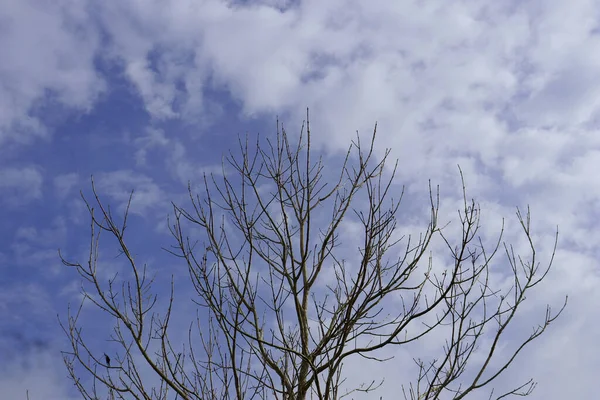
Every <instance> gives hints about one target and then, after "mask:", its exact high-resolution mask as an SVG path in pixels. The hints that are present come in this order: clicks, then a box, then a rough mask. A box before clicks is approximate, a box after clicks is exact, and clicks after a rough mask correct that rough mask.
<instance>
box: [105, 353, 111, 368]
mask: <svg viewBox="0 0 600 400" xmlns="http://www.w3.org/2000/svg"><path fill="white" fill-rule="evenodd" d="M104 361H105V362H106V365H107V366H109V367H110V357H109V356H108V355H107V354H106V353H104Z"/></svg>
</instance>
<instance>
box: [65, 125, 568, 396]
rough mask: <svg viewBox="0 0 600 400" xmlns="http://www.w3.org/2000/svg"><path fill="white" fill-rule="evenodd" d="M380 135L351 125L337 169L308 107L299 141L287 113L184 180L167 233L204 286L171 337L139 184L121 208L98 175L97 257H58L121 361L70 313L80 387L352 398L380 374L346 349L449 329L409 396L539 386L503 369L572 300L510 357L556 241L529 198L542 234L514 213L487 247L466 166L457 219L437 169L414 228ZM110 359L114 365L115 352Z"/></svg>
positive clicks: (358, 352) (523, 391)
mask: <svg viewBox="0 0 600 400" xmlns="http://www.w3.org/2000/svg"><path fill="white" fill-rule="evenodd" d="M305 128H306V129H305ZM375 137H376V129H375V131H374V132H373V135H372V136H371V137H370V140H369V141H368V142H367V143H366V144H364V143H363V142H361V140H360V137H357V139H356V141H354V142H352V144H351V145H350V147H349V149H348V151H347V153H346V156H345V159H344V160H343V162H342V165H341V168H340V169H339V170H338V174H337V176H336V177H335V179H331V173H332V172H331V171H332V169H331V168H330V167H329V166H327V167H326V166H325V165H324V163H323V161H322V159H320V158H315V157H314V155H313V151H312V147H311V132H310V125H309V123H308V118H307V123H306V126H305V127H304V126H303V129H302V131H301V134H300V137H299V138H298V140H297V142H292V140H291V139H290V137H289V136H288V135H287V134H286V132H285V130H283V129H279V125H278V130H277V135H276V138H275V139H274V140H267V141H266V142H260V141H258V140H257V142H256V144H255V145H254V146H251V145H250V143H249V141H248V139H246V141H241V140H240V142H239V145H240V152H239V153H238V154H237V155H234V154H233V153H230V156H229V158H228V159H227V163H226V164H224V166H223V174H222V176H213V175H209V176H207V175H204V177H203V182H204V187H203V189H204V190H203V194H202V196H200V195H196V194H195V193H194V192H193V190H192V188H191V185H190V187H189V195H190V206H189V207H187V208H186V207H182V206H180V205H173V215H172V217H171V219H170V220H169V226H170V229H171V233H172V235H173V238H174V239H175V244H174V246H172V247H170V248H168V251H169V252H170V253H171V254H173V255H174V256H176V257H177V258H178V259H179V260H181V261H182V262H183V263H184V264H185V265H186V266H187V269H188V272H189V279H190V280H191V283H192V284H193V288H194V290H195V297H194V298H193V301H194V303H195V304H196V305H197V309H198V312H197V315H196V316H195V317H194V318H193V319H192V321H191V323H190V325H189V326H188V332H187V336H188V339H187V343H185V344H182V343H177V342H173V341H172V332H173V329H180V328H173V327H172V326H171V325H170V321H171V316H172V313H173V310H174V304H175V301H176V299H175V289H174V283H173V281H172V282H171V289H170V293H169V294H168V295H167V297H165V296H160V295H159V294H153V292H152V288H153V279H152V278H150V277H149V276H148V275H147V270H146V266H145V265H144V266H141V265H138V264H137V263H136V262H135V260H134V258H133V256H132V253H131V251H130V249H129V247H128V245H127V244H126V236H125V230H126V226H127V216H128V212H129V206H130V204H131V201H132V198H131V197H130V199H129V202H128V204H127V207H126V211H125V214H124V218H123V220H122V222H121V223H119V222H118V221H117V219H116V218H115V217H113V215H112V214H111V212H110V208H108V207H107V206H105V204H104V203H103V201H102V200H101V198H100V196H99V194H98V193H97V191H96V188H95V186H94V184H93V181H92V189H93V193H94V203H95V204H94V206H92V204H91V203H90V202H89V201H88V200H86V199H85V198H84V201H85V202H86V204H87V206H88V210H89V213H90V216H91V244H90V253H89V259H88V260H87V262H86V263H77V262H69V261H66V260H65V259H64V258H62V256H61V258H62V259H63V262H64V263H65V265H67V266H70V267H73V268H75V269H76V270H77V272H78V273H79V274H80V275H81V277H82V278H83V280H84V290H85V292H84V294H85V296H84V301H85V302H91V303H93V304H94V305H95V306H96V307H97V309H98V310H100V311H101V312H104V313H107V314H108V315H110V316H111V317H112V318H113V319H114V321H115V326H114V332H113V335H112V337H111V339H112V341H113V342H114V343H116V344H117V345H118V346H119V348H118V349H116V352H115V353H114V354H116V356H115V361H114V362H113V366H112V367H111V369H110V374H109V373H108V371H105V370H102V369H100V370H99V369H97V365H98V364H99V362H98V360H97V358H96V357H95V355H94V354H95V352H94V351H93V350H92V347H91V346H90V344H89V343H90V342H89V340H90V338H84V336H83V334H82V330H81V328H80V327H79V319H78V318H79V315H80V313H81V312H82V308H81V306H80V307H79V310H78V311H77V312H76V313H69V316H68V319H67V321H66V323H64V324H63V329H64V331H65V333H66V334H67V337H68V338H69V339H70V342H71V349H70V350H69V351H68V352H65V353H64V359H65V363H66V365H67V368H68V370H69V373H70V375H71V377H72V379H73V381H74V382H75V385H76V386H77V388H78V389H79V391H80V392H81V394H82V395H83V397H84V398H86V399H97V398H100V396H104V395H106V396H107V397H108V398H121V399H130V398H136V399H138V398H139V399H171V398H172V399H204V400H206V399H255V398H258V399H267V398H268V399H285V400H292V399H294V400H296V399H298V400H304V399H309V398H316V399H340V398H342V397H345V396H348V395H349V394H352V393H357V392H374V391H376V390H377V389H378V388H379V387H380V386H381V384H382V383H383V382H382V381H375V382H366V383H360V382H348V381H346V380H345V376H344V365H345V363H347V362H350V361H351V360H355V361H356V362H361V361H360V360H365V359H368V360H379V361H381V362H386V360H387V358H381V356H380V355H381V354H382V353H381V351H380V350H382V349H389V348H393V347H396V346H405V345H408V344H410V343H411V342H414V341H418V340H420V339H422V338H423V337H424V336H426V335H429V334H431V333H432V332H434V331H439V332H443V334H444V335H446V337H445V339H446V345H445V346H444V348H443V350H442V351H441V353H440V354H438V355H437V357H436V358H435V359H432V360H422V359H416V360H415V362H416V365H417V367H418V376H416V377H415V379H416V380H415V381H414V382H412V383H410V382H406V384H407V385H406V386H403V387H404V388H405V389H404V397H405V398H410V399H413V400H415V399H419V400H422V399H440V398H443V399H463V398H465V397H467V396H468V395H469V394H471V393H473V392H475V391H481V390H484V389H485V388H489V390H490V391H489V393H490V399H491V398H495V399H501V398H505V397H509V396H527V395H529V394H530V393H532V391H533V389H534V387H535V382H534V381H533V379H525V381H524V382H518V383H516V384H515V385H514V387H513V388H511V389H509V390H505V391H504V392H497V391H498V389H497V388H494V386H493V384H494V381H495V380H496V378H498V377H499V376H500V375H501V374H502V373H503V372H504V371H506V369H507V368H509V367H510V366H511V365H512V364H513V362H514V360H515V359H516V357H517V356H518V355H519V353H520V352H521V351H522V350H523V348H524V347H525V346H527V345H529V344H530V343H531V342H532V341H533V340H535V339H536V338H538V337H539V336H540V335H541V334H542V333H543V332H544V331H545V330H546V328H547V327H548V326H549V325H550V324H551V323H552V322H554V320H555V319H556V317H557V316H558V315H559V314H560V313H561V312H562V310H563V309H564V305H563V307H562V308H560V310H559V311H558V312H557V313H555V314H553V313H552V312H551V310H550V307H548V308H547V310H546V312H545V316H544V318H543V320H542V321H541V323H540V324H539V325H538V326H537V327H536V328H535V329H534V330H533V332H532V333H531V334H529V335H528V336H526V337H525V338H524V339H523V340H522V342H521V343H520V344H519V345H518V346H517V347H516V348H515V349H514V351H513V353H512V354H511V355H510V357H508V358H503V359H502V360H500V359H499V358H498V354H497V353H498V348H499V346H500V344H501V343H502V341H503V338H504V336H505V332H506V328H507V327H508V326H509V324H510V323H511V322H512V321H513V320H514V317H515V315H516V314H517V310H518V309H519V307H520V306H521V305H522V304H523V302H524V301H525V300H526V294H527V293H529V290H530V289H531V288H532V287H534V286H535V285H537V284H538V283H540V282H541V281H542V280H543V279H544V277H545V276H546V274H547V273H548V271H549V269H550V267H551V265H552V261H553V258H554V252H553V253H552V255H551V256H552V257H551V259H550V262H549V263H548V265H546V266H545V267H541V266H540V263H539V259H538V258H539V257H538V254H537V253H536V251H535V246H534V242H533V238H532V234H531V222H530V211H529V209H527V213H525V214H522V213H521V211H518V212H517V220H518V223H519V224H520V226H521V228H522V233H523V237H524V239H525V240H526V243H528V245H529V250H530V251H529V253H528V254H524V255H523V254H522V255H519V254H516V253H515V250H514V249H513V247H512V246H511V245H509V244H506V243H504V242H503V233H504V225H503V226H502V228H501V229H500V231H499V232H498V238H497V241H496V242H495V243H494V244H493V245H492V246H491V247H488V246H484V241H483V240H482V239H481V238H480V237H479V234H478V231H479V229H480V225H479V224H480V215H481V210H480V208H479V205H478V204H477V203H476V202H475V201H474V200H469V198H468V196H467V193H466V189H465V185H464V179H463V188H462V189H463V204H462V207H461V209H460V210H459V213H458V223H459V224H460V225H459V227H460V228H461V229H460V230H461V232H459V234H458V236H453V235H450V234H449V233H447V229H446V227H445V226H440V224H439V215H438V210H439V202H440V199H439V190H438V189H437V188H435V189H434V188H432V187H431V184H430V186H429V189H430V196H429V203H428V204H426V205H425V207H426V208H427V210H428V212H429V216H430V218H429V223H428V224H427V225H426V226H425V228H424V231H423V232H422V233H420V234H418V235H414V236H406V237H403V236H400V234H399V233H398V227H399V221H398V215H399V210H400V204H401V202H400V201H401V199H402V194H403V192H397V191H396V188H395V186H394V185H393V182H394V179H395V174H396V166H392V167H391V168H390V167H389V166H388V167H386V164H387V162H388V157H389V154H390V152H389V150H387V151H386V152H385V154H384V155H383V157H382V158H380V159H378V160H376V156H375V155H374V146H375ZM396 165H397V164H396ZM461 177H462V172H461ZM132 196H133V193H132ZM348 223H351V224H350V225H347V224H348ZM349 227H352V229H353V231H352V232H353V233H351V235H353V239H359V240H360V246H359V249H358V250H357V251H355V252H352V251H351V250H348V247H341V245H342V242H343V240H344V238H346V239H347V238H348V232H346V230H347V229H349ZM101 232H107V233H109V234H110V235H111V236H112V238H113V239H114V240H115V241H116V244H117V246H118V248H119V250H120V252H122V254H124V255H125V257H126V259H127V263H128V267H129V268H130V271H131V278H121V277H117V276H115V277H114V278H112V279H110V280H108V281H106V280H105V279H104V278H101V275H100V274H99V270H101V269H102V264H101V262H100V261H99V258H98V240H99V234H100V233H101ZM188 232H201V233H202V235H203V236H201V237H190V236H188V235H189V233H188ZM434 238H438V239H441V240H443V241H444V242H445V244H446V248H447V253H446V256H447V257H448V258H450V259H451V260H452V262H451V264H450V265H449V266H448V267H447V268H445V269H443V271H441V270H442V268H440V267H439V266H435V265H434V263H433V261H432V260H433V259H432V257H431V253H430V252H431V243H432V241H433V240H434ZM556 240H558V233H557V236H556ZM555 249H556V241H555V247H554V250H555ZM502 253H504V255H505V256H506V261H505V265H506V266H508V267H509V268H508V269H507V270H508V272H509V273H510V274H511V275H512V282H513V283H512V285H510V287H494V286H493V282H492V279H491V276H490V266H491V265H492V260H493V259H496V258H498V257H497V256H499V257H502ZM497 262H499V261H497ZM440 271H441V272H440ZM117 278H118V279H117ZM119 279H120V280H119ZM159 300H161V301H162V300H164V304H165V306H166V311H164V312H163V313H162V314H159V313H158V312H157V311H156V310H155V305H156V303H157V302H158V301H159ZM178 300H179V301H185V299H184V298H180V299H178ZM565 305H566V300H565ZM86 312H88V311H87V310H86ZM476 353H477V354H478V357H477V358H478V359H477V361H474V359H473V356H474V354H476ZM105 364H106V366H109V367H110V359H109V357H108V356H107V355H106V354H105ZM84 376H86V377H90V378H91V379H87V380H84V379H83V377H84ZM398 379H408V377H398ZM156 382H158V383H156Z"/></svg>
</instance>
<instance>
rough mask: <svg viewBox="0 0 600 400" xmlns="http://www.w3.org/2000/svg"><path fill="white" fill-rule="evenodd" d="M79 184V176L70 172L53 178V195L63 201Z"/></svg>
mask: <svg viewBox="0 0 600 400" xmlns="http://www.w3.org/2000/svg"><path fill="white" fill-rule="evenodd" d="M78 183H79V174H77V173H74V172H71V173H67V174H62V175H58V176H55V177H54V193H55V194H56V196H57V197H58V198H59V199H62V200H64V199H65V198H67V197H69V196H70V195H71V194H72V191H73V189H76V187H75V186H76V185H77V184H78Z"/></svg>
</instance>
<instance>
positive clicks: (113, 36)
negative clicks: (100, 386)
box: [0, 0, 600, 400]
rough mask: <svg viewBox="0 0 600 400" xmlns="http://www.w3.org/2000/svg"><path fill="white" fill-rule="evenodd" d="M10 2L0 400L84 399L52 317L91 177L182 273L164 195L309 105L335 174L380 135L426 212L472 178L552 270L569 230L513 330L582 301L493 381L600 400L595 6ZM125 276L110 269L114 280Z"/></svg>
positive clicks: (513, 235) (452, 206) (472, 188)
mask: <svg viewBox="0 0 600 400" xmlns="http://www.w3.org/2000/svg"><path fill="white" fill-rule="evenodd" d="M0 2H1V7H0V206H1V207H0V221H1V223H0V321H1V322H0V359H1V360H2V365H0V371H1V372H0V393H1V394H2V395H1V396H0V397H2V398H6V399H24V398H25V391H26V390H29V393H30V396H31V399H36V400H40V399H71V398H72V399H75V398H77V396H75V395H74V394H73V392H72V383H71V382H70V381H69V380H68V379H67V377H66V376H67V371H66V369H65V368H64V367H63V365H62V359H61V356H60V351H61V350H66V349H67V343H66V341H65V337H64V334H63V333H62V331H61V329H60V326H59V325H58V321H57V315H59V316H61V317H62V318H64V317H65V316H66V313H67V305H68V304H69V302H75V301H76V300H77V296H78V290H79V280H78V276H77V274H76V273H75V272H74V271H73V270H72V269H69V268H67V267H65V266H63V265H62V264H61V262H60V259H59V258H58V253H57V249H58V248H61V250H62V251H63V252H64V253H65V254H67V255H68V256H69V257H73V258H75V259H79V260H84V259H85V255H86V246H87V245H88V244H89V237H88V236H87V234H88V232H89V231H88V229H89V221H88V218H87V214H86V210H85V206H84V205H83V203H82V202H81V199H80V197H79V191H80V190H83V191H84V193H87V194H89V193H90V176H91V175H93V176H94V179H95V183H96V186H97V188H98V190H99V192H100V193H101V195H102V196H103V198H104V199H106V201H107V202H109V203H110V204H113V205H114V206H115V207H117V208H118V207H122V205H123V202H124V201H125V200H126V198H127V195H128V193H129V191H130V190H132V189H135V193H136V194H135V198H134V204H133V206H132V214H133V215H134V217H132V218H133V219H132V222H131V224H132V228H131V229H132V230H133V232H136V233H135V234H133V235H132V237H131V245H132V246H133V247H134V248H135V249H136V250H135V251H136V252H137V253H136V254H140V257H142V258H143V259H144V260H146V261H148V263H149V264H150V265H154V266H157V265H161V268H165V270H166V271H167V273H169V271H175V272H173V273H178V272H177V271H180V270H178V269H177V268H181V266H179V267H178V266H176V264H177V260H173V259H172V258H168V257H166V255H165V254H164V252H163V251H162V250H161V249H160V247H161V246H164V245H165V243H169V237H168V235H166V234H165V221H166V217H167V214H168V213H169V212H170V204H171V203H170V202H171V201H176V202H179V201H181V202H183V201H185V191H186V187H187V183H188V181H191V182H196V183H199V180H200V177H201V176H202V173H204V172H211V171H217V172H218V171H219V168H220V165H221V161H222V155H223V154H226V153H227V152H228V151H229V150H230V149H232V148H233V146H235V145H236V143H237V138H238V135H245V134H248V135H250V136H251V137H254V135H257V134H258V133H260V134H261V135H265V136H268V135H273V134H274V133H275V127H276V118H277V117H279V119H280V120H281V121H283V122H284V124H285V126H286V129H287V130H288V131H289V132H298V131H299V129H300V126H301V124H302V121H303V119H304V117H305V113H306V108H307V107H308V108H309V109H310V114H311V129H312V132H313V135H314V136H313V138H314V143H315V148H316V149H317V151H318V152H320V154H322V155H323V157H324V160H325V162H327V160H333V159H338V158H339V155H340V154H342V153H341V152H343V151H345V150H346V149H347V146H348V145H349V144H350V141H351V140H352V139H354V138H355V136H356V131H359V132H361V133H364V134H366V135H368V134H370V133H371V132H372V130H373V127H374V125H375V123H376V122H377V124H378V128H377V132H378V142H377V143H378V145H377V146H378V147H377V151H376V154H377V156H378V157H380V156H381V155H383V154H384V150H385V148H386V147H389V148H390V149H391V154H390V157H391V158H393V159H398V174H397V179H398V183H399V184H403V185H405V186H406V188H407V196H408V200H407V202H408V207H409V208H410V209H413V208H418V206H419V205H420V204H422V203H420V202H421V201H422V199H423V197H422V196H424V195H426V194H427V188H428V186H427V185H428V180H429V179H431V181H432V183H433V184H434V185H437V184H439V185H440V188H441V189H440V190H441V195H442V212H443V216H444V218H446V219H448V220H451V219H456V204H458V203H457V200H459V197H458V196H460V189H461V188H460V181H459V175H458V169H457V165H460V166H461V168H462V170H463V172H464V174H465V179H466V182H467V186H468V190H469V194H470V195H471V196H474V197H476V199H477V200H478V201H479V202H480V204H481V207H482V210H483V212H484V215H485V218H484V222H485V225H484V227H483V228H482V230H483V232H484V234H486V235H493V234H494V233H495V232H497V231H498V229H499V226H500V225H501V221H502V218H505V220H506V225H507V237H506V240H507V241H509V242H511V243H515V244H516V245H517V247H518V246H519V245H522V244H523V242H522V240H523V237H522V236H519V235H518V229H517V228H518V226H517V225H516V223H517V220H516V218H515V216H514V213H515V210H516V207H517V206H518V207H521V208H525V207H527V205H529V206H530V207H531V210H532V224H533V232H534V239H535V240H536V243H538V244H539V248H538V249H539V252H540V255H541V257H542V258H543V259H544V260H546V261H547V260H548V258H549V254H550V251H551V249H552V243H553V239H554V234H555V230H556V226H558V228H559V232H560V239H559V246H558V250H557V254H556V258H555V260H554V267H553V269H552V271H551V273H550V275H548V277H547V279H546V280H545V281H544V283H543V284H542V285H541V286H539V287H537V288H536V291H534V292H532V294H531V295H530V296H529V298H528V302H527V306H525V314H524V315H526V316H527V317H526V320H522V321H521V322H519V324H518V325H517V326H518V327H519V329H522V330H523V331H522V332H525V333H527V332H529V330H530V329H531V327H532V326H535V325H536V324H537V322H539V318H541V317H543V313H544V311H545V305H546V304H550V305H552V306H553V307H557V308H559V307H560V305H561V304H562V302H563V301H564V296H565V295H566V294H568V295H569V304H568V307H567V309H566V310H565V312H564V314H563V315H562V316H561V318H560V319H559V320H557V322H556V323H555V324H554V325H552V326H551V327H550V328H549V330H548V331H547V333H546V334H544V336H542V338H540V339H539V340H537V341H535V342H534V343H533V344H532V345H531V347H530V348H528V349H527V351H526V352H525V353H524V354H523V355H522V356H521V357H520V358H519V359H518V361H517V363H516V364H515V365H514V366H513V367H512V368H511V369H510V370H509V371H507V373H506V374H505V375H504V376H503V378H502V379H501V381H500V383H499V385H504V384H507V383H510V382H514V381H515V380H516V379H522V378H529V377H533V378H535V379H536V380H537V381H538V382H539V385H538V387H537V388H536V390H535V392H534V394H533V395H532V396H531V397H530V398H533V399H550V400H558V399H565V398H573V399H592V398H597V397H598V395H597V388H596V381H597V376H598V372H599V371H600V347H599V346H597V338H598V337H600V321H599V320H598V318H596V316H597V315H598V311H597V310H598V307H599V305H600V291H598V290H597V287H598V286H599V284H600V266H599V263H598V261H597V260H598V258H599V256H600V245H599V244H598V243H600V230H599V229H598V227H597V225H596V224H595V223H594V221H596V220H597V219H598V217H599V216H600V181H599V180H598V172H599V171H600V74H598V73H597V72H596V71H598V69H599V68H600V25H599V22H600V3H599V2H597V1H594V0H572V1H569V2H559V1H542V0H524V1H502V2H500V1H472V0H455V1H446V0H430V1H427V2H424V1H420V0H415V1H411V0H399V1H389V0H369V1H364V0H363V1H359V0H345V1H341V0H328V1H316V0H307V1H285V0H264V1H250V0H247V1H239V2H226V1H220V0H202V1H200V0H145V1H142V0H103V1H93V0H57V1H54V2H46V1H42V0H0ZM411 228H412V226H411ZM417 228H418V226H415V229H417ZM544 257H545V258H544ZM118 262H120V260H116V261H115V260H114V259H112V257H110V256H107V257H106V261H105V263H104V264H103V265H104V266H105V268H106V271H107V273H108V272H109V271H111V268H116V267H115V266H114V265H113V264H116V263H118ZM111 263H112V264H111ZM157 268H158V267H157ZM163 272H164V271H163ZM180 317H182V318H183V317H184V316H183V315H181V316H180ZM530 317H531V319H530V320H529V319H527V318H530ZM90 318H91V317H90ZM536 318H538V319H536ZM94 321H97V320H92V319H89V320H88V322H89V323H90V324H93V322H94ZM102 321H103V322H102V325H99V324H100V322H97V323H96V326H95V327H94V330H93V331H94V332H95V334H94V335H93V337H94V339H95V340H96V341H97V345H98V346H100V345H101V343H102V341H104V340H105V338H106V334H107V332H108V331H109V329H110V321H104V320H102ZM90 326H92V325H90ZM522 332H520V331H518V330H517V331H515V332H514V334H515V335H518V334H519V333H522ZM515 337H516V336H515ZM422 351H425V352H427V351H430V350H428V347H427V346H423V349H422ZM409 362H410V360H409ZM371 372H372V373H375V374H379V373H380V374H388V375H389V374H391V375H389V377H390V379H388V381H390V382H392V384H390V385H389V386H385V387H383V388H382V391H381V392H378V393H377V394H378V396H379V395H382V396H384V398H396V397H395V395H396V394H397V392H395V390H396V389H397V388H396V389H394V388H395V387H394V386H393V383H394V381H402V380H406V383H409V378H405V377H403V376H402V377H400V378H399V377H398V374H396V372H395V370H394V369H393V368H389V367H387V368H383V367H380V369H376V370H372V371H371ZM360 373H361V371H360V366H359V365H354V366H353V365H350V366H349V368H348V374H349V375H350V376H354V375H352V374H355V375H358V374H360ZM378 396H377V398H379V397H378Z"/></svg>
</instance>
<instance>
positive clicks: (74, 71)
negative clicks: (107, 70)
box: [0, 0, 104, 143]
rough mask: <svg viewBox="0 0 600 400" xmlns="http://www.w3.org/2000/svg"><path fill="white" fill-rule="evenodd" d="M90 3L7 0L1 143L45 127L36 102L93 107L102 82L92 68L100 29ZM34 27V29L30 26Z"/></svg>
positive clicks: (0, 23)
mask: <svg viewBox="0 0 600 400" xmlns="http://www.w3.org/2000/svg"><path fill="white" fill-rule="evenodd" d="M88 11H89V10H88V3H87V2H85V1H84V2H81V1H72V0H61V1H58V2H54V3H53V4H52V5H50V4H48V3H45V2H41V1H36V0H26V1H20V0H8V1H6V2H4V4H3V6H2V9H1V10H0V32H1V34H0V49H1V50H0V94H1V95H0V143H2V142H4V141H5V140H7V139H11V140H15V141H18V142H27V141H29V140H30V139H29V138H30V137H31V135H44V134H46V133H47V130H46V127H45V126H44V124H43V123H41V122H40V120H39V118H38V116H37V115H36V107H37V106H38V105H40V104H47V102H48V101H50V102H55V103H57V104H59V105H61V106H64V107H68V108H73V109H77V110H84V111H85V110H89V109H90V107H91V106H92V104H93V103H94V101H95V100H96V99H97V98H98V95H99V94H100V93H101V92H102V90H103V89H104V84H103V81H102V79H101V78H100V77H99V74H98V73H97V72H96V71H95V68H94V57H95V53H96V50H97V49H98V45H99V35H98V31H97V29H96V28H95V27H94V23H93V21H92V19H91V18H90V15H89V13H88ZM32 27H35V29H32Z"/></svg>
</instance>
